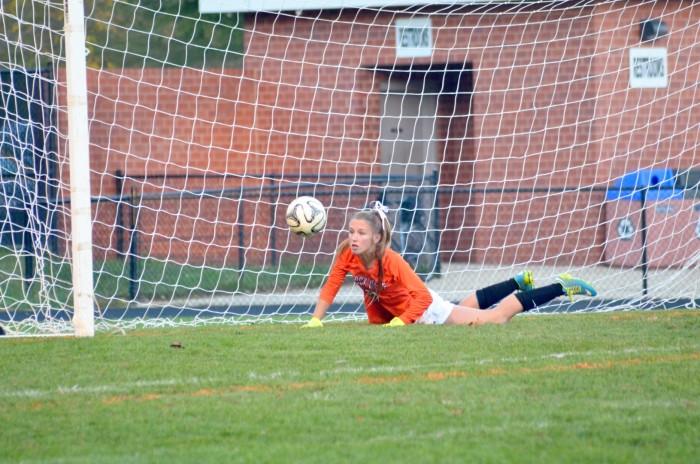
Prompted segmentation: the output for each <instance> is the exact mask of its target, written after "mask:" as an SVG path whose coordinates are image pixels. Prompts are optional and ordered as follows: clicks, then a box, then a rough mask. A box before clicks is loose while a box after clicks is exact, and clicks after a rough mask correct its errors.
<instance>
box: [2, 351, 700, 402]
mask: <svg viewBox="0 0 700 464" xmlns="http://www.w3.org/2000/svg"><path fill="white" fill-rule="evenodd" d="M697 349H700V345H691V346H685V347H659V348H653V347H637V348H625V349H622V350H588V351H566V352H560V353H549V354H544V355H540V356H515V357H506V358H483V359H469V360H463V361H454V362H448V363H445V362H443V363H429V364H412V365H406V366H377V367H364V366H363V367H339V368H335V369H327V370H322V371H319V373H318V376H319V377H320V378H322V379H327V378H329V377H335V376H337V375H342V374H355V375H357V374H360V375H362V374H377V373H398V372H413V371H418V370H424V369H436V368H439V369H445V368H454V367H463V366H469V365H473V366H483V365H489V364H503V363H506V364H516V363H528V362H533V361H541V360H546V359H566V358H576V357H584V358H586V357H591V356H601V355H603V356H619V355H630V354H642V353H673V352H677V353H681V352H685V351H687V350H697ZM301 376H302V373H301V372H300V371H296V370H294V371H292V370H290V371H276V372H266V373H258V372H255V371H251V372H249V373H248V374H247V377H248V379H249V380H253V381H258V382H267V381H272V380H281V379H286V378H288V379H290V380H292V379H296V378H299V377H301ZM225 380H226V379H224V378H221V377H189V378H171V379H155V380H139V381H135V382H124V383H116V384H115V383H113V384H103V385H64V386H57V387H56V388H51V389H43V390H40V389H22V390H0V398H28V399H39V398H49V397H56V396H61V395H100V394H119V393H130V392H133V391H134V390H151V389H153V388H154V387H156V388H157V387H173V386H175V387H177V386H187V385H209V386H211V384H217V383H221V382H222V381H225Z"/></svg>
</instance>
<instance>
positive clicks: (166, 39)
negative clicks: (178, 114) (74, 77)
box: [0, 0, 243, 68]
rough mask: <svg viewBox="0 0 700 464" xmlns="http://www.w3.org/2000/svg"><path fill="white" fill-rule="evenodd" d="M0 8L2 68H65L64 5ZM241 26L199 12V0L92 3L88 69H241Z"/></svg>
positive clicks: (37, 2)
mask: <svg viewBox="0 0 700 464" xmlns="http://www.w3.org/2000/svg"><path fill="white" fill-rule="evenodd" d="M0 5H1V6H0V16H1V19H2V22H1V23H0V26H2V27H1V28H0V43H2V45H0V66H3V67H5V68H7V67H12V66H19V67H23V68H41V67H46V66H52V65H53V66H60V65H61V62H62V61H63V58H62V57H64V56H65V43H64V34H63V22H64V7H63V2H62V1H55V0H49V1H46V0H3V1H2V3H0ZM240 21H241V16H239V15H236V14H206V15H203V14H200V13H199V12H198V2H197V1H196V0H187V1H179V0H140V1H139V0H86V1H85V34H86V48H87V50H88V55H87V61H88V66H90V67H93V68H122V67H139V68H141V67H164V66H188V67H194V68H203V67H207V68H227V67H237V66H239V65H240V62H241V57H242V51H243V32H242V28H241V22H240ZM3 45H4V46H3Z"/></svg>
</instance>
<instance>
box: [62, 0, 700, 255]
mask: <svg viewBox="0 0 700 464" xmlns="http://www.w3.org/2000/svg"><path fill="white" fill-rule="evenodd" d="M475 8H478V7H475ZM463 11H464V12H465V14H464V15H460V14H458V13H457V12H452V13H450V14H449V15H441V14H434V15H432V21H433V28H434V50H435V51H434V54H433V57H432V58H426V59H416V60H413V63H414V64H416V65H421V64H429V63H435V64H436V63H439V64H464V66H465V68H469V69H473V73H472V75H471V78H472V79H473V93H460V94H458V95H443V96H441V97H440V98H439V104H438V113H439V115H440V116H441V117H440V118H439V119H438V124H437V127H436V138H437V139H438V144H437V151H438V158H439V160H440V161H442V162H443V167H442V172H441V184H442V185H443V186H445V189H446V193H443V194H442V195H441V198H440V204H441V207H442V208H443V209H441V221H442V223H443V225H444V227H445V232H444V233H443V236H442V241H441V249H442V250H443V259H446V260H471V261H474V262H490V263H503V264H510V263H515V262H532V261H547V262H556V263H557V264H561V265H567V264H571V263H576V264H584V263H594V262H599V261H600V260H601V257H602V246H603V243H604V240H605V229H604V225H601V224H602V222H603V221H602V220H601V217H602V216H601V214H602V208H603V198H604V193H601V192H593V193H591V192H588V191H578V192H570V193H561V194H557V193H553V194H550V195H545V194H543V193H541V192H539V193H537V192H536V193H531V192H528V191H527V190H530V189H533V188H549V189H554V190H553V192H554V191H555V190H556V189H563V188H566V187H577V186H601V187H604V186H605V185H607V184H608V183H609V181H610V179H613V178H615V177H616V176H619V175H621V174H623V173H624V172H627V171H629V170H633V169H637V168H640V167H650V166H664V167H665V166H668V167H674V168H679V167H688V166H691V165H697V164H698V161H697V160H698V158H697V153H696V150H697V148H696V147H697V145H698V131H697V126H698V123H700V111H697V109H696V108H695V106H696V105H697V101H698V96H697V92H696V87H697V85H696V83H697V82H698V80H699V79H700V64H699V63H700V46H698V44H697V33H696V32H695V28H692V27H687V25H688V24H696V23H697V22H698V20H699V18H700V7H697V6H695V5H694V4H693V3H692V2H687V1H679V2H664V3H659V4H656V5H649V4H647V3H641V2H640V3H639V4H634V2H612V3H601V4H591V5H589V6H587V7H571V6H569V7H567V8H563V9H561V10H552V11H536V10H531V11H528V10H521V11H519V12H516V11H514V10H512V9H505V8H504V9H503V11H501V12H500V13H501V14H498V15H496V14H494V13H495V11H490V13H489V14H487V15H478V14H474V11H470V10H469V9H468V8H465V9H464V10H463ZM648 17H657V18H661V19H663V20H664V21H666V22H667V23H668V24H669V27H670V30H671V34H670V36H669V37H667V38H664V39H661V40H659V41H657V42H656V43H655V44H654V46H664V47H667V48H668V52H669V70H670V73H671V79H670V85H669V87H668V88H667V89H628V88H627V87H628V70H627V66H628V64H627V63H628V60H629V58H628V55H627V53H628V52H627V50H628V49H629V48H630V47H633V46H639V45H640V44H639V22H640V21H641V20H643V19H646V18H648ZM395 19H396V17H395V16H394V15H391V14H389V13H380V14H377V13H374V12H370V11H363V12H357V11H353V10H345V11H343V12H337V11H330V12H323V13H318V12H306V13H305V14H304V15H303V16H301V17H295V16H275V15H270V14H258V15H256V16H250V17H249V18H248V21H247V23H246V28H247V29H248V33H247V36H246V47H247V54H246V56H245V60H244V63H243V68H242V70H227V71H225V72H224V73H223V74H221V73H220V70H216V71H212V72H208V71H206V70H204V71H196V70H183V69H165V70H161V69H147V70H136V69H134V70H120V71H119V72H114V71H102V72H98V71H94V70H93V71H91V72H90V73H89V75H88V78H89V84H88V85H89V89H90V96H91V97H90V103H89V105H90V113H91V127H90V134H91V159H92V164H91V167H92V169H93V175H92V182H93V192H95V194H102V195H112V194H114V193H115V192H114V188H115V187H114V185H115V173H116V172H117V171H122V172H124V173H126V174H127V175H132V176H143V175H146V176H153V175H162V174H165V173H167V174H168V175H171V176H172V175H177V174H185V173H187V174H189V175H191V176H192V178H191V179H192V180H190V184H184V183H183V184H177V185H175V184H173V185H171V186H170V187H169V189H170V193H171V194H174V195H175V196H177V195H176V192H177V190H178V189H181V188H185V189H193V190H196V189H201V188H202V187H203V186H204V185H206V186H207V187H210V188H213V189H215V190H216V189H226V188H230V189H235V188H238V187H240V186H241V185H243V184H246V185H248V186H249V187H252V188H253V189H254V188H255V187H256V186H258V188H259V182H258V181H256V180H254V179H255V178H256V177H259V176H275V175H280V174H282V173H297V172H308V173H313V174H315V173H324V174H329V175H354V174H381V173H382V166H381V164H380V163H379V157H380V153H379V147H378V143H377V140H378V138H379V115H380V114H381V108H380V102H381V100H380V96H379V91H380V86H381V83H382V81H383V80H385V79H386V76H385V75H384V74H382V73H377V72H375V71H373V69H374V68H375V67H378V66H379V67H381V66H394V65H395V64H396V65H407V64H410V63H411V62H412V61H411V60H410V59H402V60H398V61H397V60H396V59H395V55H394V45H395V42H394V40H395V39H394V29H393V21H394V20H395ZM527 44H531V45H530V46H528V45H527ZM693 128H694V129H693ZM64 149H65V148H64ZM212 172H215V173H225V174H226V176H225V178H224V179H221V178H217V179H214V178H209V179H207V180H203V179H202V177H201V176H203V175H204V174H205V173H212ZM197 176H200V177H197ZM197 179H198V180H197ZM159 182H160V181H159V180H158V178H151V179H149V178H148V177H147V178H146V179H145V180H144V178H143V177H139V180H132V181H129V185H128V189H129V191H131V190H130V189H131V188H135V189H137V191H138V192H139V193H140V194H143V195H147V194H148V193H149V192H151V193H155V192H159V191H161V190H163V189H164V188H165V187H163V186H162V183H161V184H159ZM451 187H455V189H454V191H450V188H451ZM504 188H505V189H507V190H506V192H505V193H504V192H501V189H504ZM517 189H519V190H520V191H515V190H517ZM166 190H167V189H166ZM278 199H280V198H275V197H269V198H268V197H262V196H260V195H258V197H257V198H255V196H253V197H251V198H250V199H249V200H248V202H249V204H246V205H245V206H244V212H243V213H242V214H244V215H245V216H242V217H244V218H245V222H246V223H249V224H253V225H251V226H249V227H248V228H246V229H245V230H244V234H243V235H244V237H245V242H244V243H243V247H244V248H246V249H248V250H249V253H252V254H253V255H254V256H255V258H251V259H254V260H258V261H259V260H261V259H267V258H266V256H267V253H266V252H265V251H264V250H265V249H266V248H269V247H270V246H271V243H272V241H273V240H277V242H276V243H277V247H278V248H279V247H281V246H289V247H292V248H293V247H294V245H293V244H291V243H285V244H282V242H281V241H282V240H285V237H286V235H285V231H284V230H283V229H276V228H275V226H274V224H270V217H271V216H270V214H273V213H274V211H272V209H271V206H270V205H271V204H272V203H276V202H277V200H278ZM280 200H281V199H280ZM149 201H150V200H149ZM169 202H170V203H169V204H167V203H168V202H165V203H163V202H161V203H159V204H156V203H157V202H156V203H152V208H153V209H154V210H156V209H159V208H160V209H164V210H166V211H168V213H166V214H161V215H159V216H158V217H157V218H156V217H155V216H153V217H152V218H149V217H148V215H147V213H144V216H143V217H142V219H141V220H143V221H145V222H144V224H146V220H147V219H148V222H151V223H153V226H152V228H151V229H147V230H146V229H145V230H144V232H148V233H147V235H148V236H150V237H153V240H155V242H154V243H152V244H151V245H149V246H151V247H152V248H153V249H154V250H162V251H158V252H157V253H158V254H159V255H161V256H163V257H167V258H168V259H173V260H183V261H187V262H190V261H191V260H195V261H196V260H207V259H209V257H208V256H209V255H213V256H218V257H221V256H226V257H227V258H226V259H225V260H227V261H236V260H238V259H239V256H238V254H237V252H235V253H231V252H229V251H227V250H230V249H232V248H235V249H238V248H237V246H238V240H239V237H240V231H239V230H234V229H235V228H233V229H232V228H231V224H233V223H234V222H236V218H237V215H238V214H239V209H240V208H241V206H242V205H244V204H245V201H241V200H240V198H230V199H224V200H217V199H215V198H214V197H212V198H210V199H207V200H201V201H199V200H198V201H182V200H177V199H173V200H169ZM328 202H329V204H331V205H332V207H333V208H336V209H335V210H334V211H335V214H336V217H342V219H343V220H344V218H345V209H346V208H347V207H348V206H350V205H349V204H348V202H347V200H346V199H344V198H343V196H342V195H337V196H334V198H333V199H332V200H331V199H330V198H329V199H328ZM203 210H205V211H203ZM218 210H221V211H228V212H226V213H223V212H222V213H221V214H219V213H216V211H218ZM146 211H148V209H147V210H146ZM151 214H153V213H151ZM217 214H219V215H217ZM222 215H223V217H222ZM95 216H96V223H97V224H98V225H99V226H98V228H99V227H101V228H102V231H101V232H96V243H98V246H99V247H101V248H103V249H105V250H113V249H114V247H115V237H116V235H115V233H114V230H115V223H116V207H115V205H113V204H111V205H110V204H108V203H104V204H103V203H100V206H98V207H97V211H96V212H95ZM222 223H223V224H222ZM215 224H218V225H215ZM255 224H257V225H255ZM341 224H342V220H339V224H338V225H337V227H341ZM144 227H146V226H145V225H144ZM149 227H150V226H149ZM173 236H175V237H177V238H176V240H175V241H173V240H171V239H170V238H171V237H173ZM179 242H181V243H182V244H184V245H183V246H185V245H186V244H187V243H193V245H192V246H191V247H190V248H182V247H180V246H177V247H173V243H179ZM327 242H328V244H327V245H325V246H326V247H327V248H332V247H333V246H334V245H335V242H336V240H334V239H333V238H330V237H329V240H327ZM183 250H185V251H184V252H183ZM325 251H332V250H325Z"/></svg>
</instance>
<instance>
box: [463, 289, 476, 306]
mask: <svg viewBox="0 0 700 464" xmlns="http://www.w3.org/2000/svg"><path fill="white" fill-rule="evenodd" d="M459 306H464V307H466V308H478V307H479V300H477V298H476V292H474V293H472V294H471V295H469V296H468V297H466V298H465V299H463V300H462V301H460V302H459Z"/></svg>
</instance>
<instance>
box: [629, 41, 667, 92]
mask: <svg viewBox="0 0 700 464" xmlns="http://www.w3.org/2000/svg"><path fill="white" fill-rule="evenodd" d="M667 86H668V59H667V53H666V49H665V48H630V87H632V88H663V87H667Z"/></svg>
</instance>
